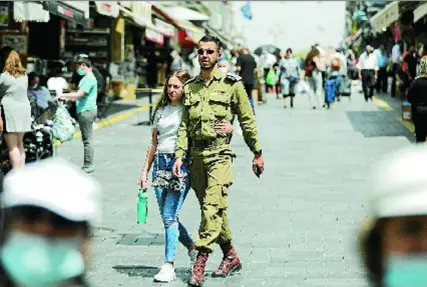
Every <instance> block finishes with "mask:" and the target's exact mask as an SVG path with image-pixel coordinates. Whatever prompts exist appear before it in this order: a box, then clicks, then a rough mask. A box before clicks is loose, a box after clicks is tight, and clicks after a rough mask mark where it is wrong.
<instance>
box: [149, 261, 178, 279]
mask: <svg viewBox="0 0 427 287" xmlns="http://www.w3.org/2000/svg"><path fill="white" fill-rule="evenodd" d="M175 279H176V275H175V269H174V268H173V267H172V266H171V265H169V264H164V265H163V266H162V267H161V268H160V271H159V273H157V274H156V275H155V276H154V281H155V282H161V283H169V282H172V281H174V280H175Z"/></svg>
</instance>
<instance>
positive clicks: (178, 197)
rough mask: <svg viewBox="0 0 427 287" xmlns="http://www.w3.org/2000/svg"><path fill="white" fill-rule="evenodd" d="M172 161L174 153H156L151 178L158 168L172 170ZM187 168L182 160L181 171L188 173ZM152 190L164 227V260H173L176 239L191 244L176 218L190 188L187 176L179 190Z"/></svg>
mask: <svg viewBox="0 0 427 287" xmlns="http://www.w3.org/2000/svg"><path fill="white" fill-rule="evenodd" d="M174 162H175V155H174V154H165V153H161V154H156V156H155V158H154V168H153V179H154V178H156V174H157V172H158V171H160V170H164V171H172V167H173V164H174ZM188 170H189V168H188V161H183V166H182V168H181V171H182V172H184V173H188ZM154 190H155V193H156V198H157V204H158V205H159V211H160V215H161V217H162V220H163V224H164V227H165V262H174V261H175V257H176V249H177V245H178V240H179V242H181V243H182V245H184V246H185V247H186V248H187V249H188V248H190V247H191V246H192V245H193V239H191V236H190V235H189V233H188V231H187V229H186V228H185V227H184V225H182V223H181V222H180V221H179V218H178V217H179V216H178V215H179V212H180V210H181V208H182V205H183V204H184V200H185V198H186V197H187V194H188V191H189V190H190V182H189V176H187V177H186V179H185V181H184V184H183V185H182V187H181V192H176V191H172V190H167V189H165V188H160V187H156V188H155V189H154Z"/></svg>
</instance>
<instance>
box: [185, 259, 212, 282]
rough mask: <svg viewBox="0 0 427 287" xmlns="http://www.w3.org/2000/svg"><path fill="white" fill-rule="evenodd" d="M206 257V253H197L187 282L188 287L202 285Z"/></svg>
mask: <svg viewBox="0 0 427 287" xmlns="http://www.w3.org/2000/svg"><path fill="white" fill-rule="evenodd" d="M208 257H209V254H208V253H203V252H199V254H198V255H197V259H196V262H194V265H193V270H192V271H191V276H190V279H189V280H188V286H195V287H201V286H202V285H203V282H204V276H205V268H206V262H207V261H208Z"/></svg>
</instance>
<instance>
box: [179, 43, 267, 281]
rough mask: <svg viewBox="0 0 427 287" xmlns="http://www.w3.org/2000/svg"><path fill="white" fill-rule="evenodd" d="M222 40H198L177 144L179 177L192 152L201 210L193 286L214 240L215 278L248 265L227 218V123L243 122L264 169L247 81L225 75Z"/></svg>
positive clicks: (229, 175) (255, 162)
mask: <svg viewBox="0 0 427 287" xmlns="http://www.w3.org/2000/svg"><path fill="white" fill-rule="evenodd" d="M220 49H221V41H220V40H219V39H218V38H216V37H214V36H211V35H207V36H204V37H203V38H202V39H201V40H200V41H199V43H198V58H199V63H200V68H201V73H200V74H199V75H198V76H196V77H194V78H192V79H190V80H189V81H188V82H187V83H186V84H185V86H184V105H183V114H182V121H181V125H180V127H179V130H178V138H177V143H176V161H175V164H174V167H173V172H174V174H175V176H177V177H181V176H182V174H181V173H180V170H181V164H182V159H183V158H184V157H185V156H186V153H187V152H189V153H190V154H189V155H190V160H191V164H190V182H191V186H192V188H193V189H194V191H195V193H196V196H197V198H198V200H199V203H200V208H201V214H202V218H201V224H200V228H199V239H198V240H197V241H196V243H195V245H196V249H197V250H198V256H197V260H196V262H195V264H194V267H193V270H192V274H191V277H190V278H189V282H188V284H189V285H190V286H202V284H203V281H204V271H205V266H206V261H207V260H208V256H209V254H210V253H211V252H212V251H213V247H214V244H219V245H220V247H221V249H222V251H223V254H224V256H223V260H222V262H221V264H220V266H219V268H218V269H217V270H216V271H214V272H213V274H212V276H214V277H226V276H228V275H230V274H231V273H233V272H235V271H239V270H240V269H241V268H242V265H241V262H240V259H239V257H238V256H237V253H236V251H235V249H234V248H233V246H232V244H231V239H232V236H231V230H230V227H229V224H228V219H227V205H228V204H227V203H228V191H229V187H230V186H231V184H232V171H231V166H232V161H233V158H234V157H235V155H234V154H233V152H232V150H231V147H230V140H231V134H227V133H226V132H225V125H224V127H221V125H218V126H217V127H215V124H217V123H219V122H223V121H229V122H233V121H234V118H235V116H236V115H237V118H238V120H239V122H240V126H241V128H242V131H243V136H244V139H245V142H246V144H247V145H248V146H249V148H250V150H251V151H252V152H253V154H254V158H253V161H252V168H253V170H254V172H256V174H257V175H260V174H261V173H262V172H263V170H264V160H263V158H262V150H261V146H260V143H259V141H258V133H257V128H256V123H255V117H254V114H253V112H252V109H251V106H250V103H249V99H248V96H247V94H246V91H245V88H244V86H243V83H242V82H241V81H240V78H239V77H238V76H234V75H229V74H224V73H222V72H221V71H220V70H219V69H218V68H217V67H216V63H217V60H218V58H219V56H220V55H221V53H220Z"/></svg>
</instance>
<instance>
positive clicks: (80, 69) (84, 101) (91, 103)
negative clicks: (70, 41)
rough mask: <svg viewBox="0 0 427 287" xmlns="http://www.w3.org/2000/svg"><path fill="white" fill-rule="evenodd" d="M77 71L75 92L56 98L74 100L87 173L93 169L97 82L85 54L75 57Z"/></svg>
mask: <svg viewBox="0 0 427 287" xmlns="http://www.w3.org/2000/svg"><path fill="white" fill-rule="evenodd" d="M76 64H77V73H78V74H79V75H81V76H83V78H82V79H81V80H80V82H79V86H78V88H77V92H74V93H66V94H61V93H59V94H58V96H57V97H56V99H61V100H69V101H76V110H77V119H78V122H79V127H80V131H81V134H82V141H83V147H84V157H83V167H82V170H83V171H85V172H87V173H92V172H94V171H95V166H94V154H95V148H94V143H93V123H94V122H95V119H96V116H97V104H96V98H97V95H98V83H97V81H96V77H95V75H94V74H93V72H92V63H91V61H90V60H89V57H87V56H86V55H80V57H78V58H77V59H76Z"/></svg>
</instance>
